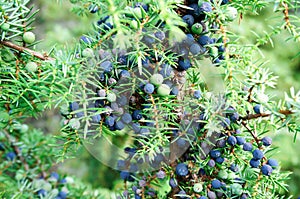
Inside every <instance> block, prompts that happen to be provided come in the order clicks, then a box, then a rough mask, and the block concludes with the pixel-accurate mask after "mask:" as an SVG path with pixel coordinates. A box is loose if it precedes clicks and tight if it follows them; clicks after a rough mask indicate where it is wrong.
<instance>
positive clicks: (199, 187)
mask: <svg viewBox="0 0 300 199" xmlns="http://www.w3.org/2000/svg"><path fill="white" fill-rule="evenodd" d="M193 190H194V192H195V193H200V192H201V191H203V185H202V184H201V183H196V184H194V186H193Z"/></svg>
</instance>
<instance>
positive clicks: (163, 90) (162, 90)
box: [157, 84, 171, 96]
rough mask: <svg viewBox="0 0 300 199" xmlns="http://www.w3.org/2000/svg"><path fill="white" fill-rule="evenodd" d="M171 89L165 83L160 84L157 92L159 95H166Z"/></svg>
mask: <svg viewBox="0 0 300 199" xmlns="http://www.w3.org/2000/svg"><path fill="white" fill-rule="evenodd" d="M170 92H171V89H170V87H169V86H168V85H167V84H162V85H160V86H159V87H158V89H157V94H158V95H160V96H168V95H170Z"/></svg>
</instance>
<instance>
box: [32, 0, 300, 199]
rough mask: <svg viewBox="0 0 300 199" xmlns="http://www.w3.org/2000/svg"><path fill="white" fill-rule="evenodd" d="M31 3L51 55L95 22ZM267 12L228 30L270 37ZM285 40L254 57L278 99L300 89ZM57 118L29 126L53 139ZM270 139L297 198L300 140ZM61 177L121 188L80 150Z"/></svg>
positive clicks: (297, 66) (297, 61)
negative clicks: (270, 75)
mask: <svg viewBox="0 0 300 199" xmlns="http://www.w3.org/2000/svg"><path fill="white" fill-rule="evenodd" d="M33 4H34V5H36V6H37V8H38V9H40V12H39V14H38V15H37V17H36V19H37V20H36V24H35V26H36V29H35V30H34V32H35V33H37V36H38V39H40V40H43V42H42V43H41V44H40V45H39V46H38V48H39V49H43V50H45V51H46V50H50V49H51V47H52V46H53V45H56V46H57V47H58V48H60V47H64V46H69V47H70V46H72V45H73V44H74V42H75V41H77V40H78V38H79V37H80V36H81V35H82V34H86V33H88V32H89V31H91V30H92V26H91V23H93V22H95V20H96V16H95V15H88V16H85V17H82V18H81V17H78V16H76V15H75V14H74V13H72V12H71V11H70V10H71V7H72V5H71V4H70V3H69V1H66V0H65V1H61V3H57V1H55V0H49V1H43V0H35V1H33ZM271 14H272V8H270V9H264V10H263V11H262V12H261V15H260V16H245V17H244V19H243V20H242V21H241V23H240V25H239V24H238V22H237V21H235V22H234V23H233V25H232V27H231V29H232V30H233V32H235V33H237V34H239V35H240V36H241V38H240V41H241V42H244V43H255V41H256V35H255V34H254V33H252V31H255V32H256V33H257V34H259V35H263V34H264V32H265V31H266V32H270V31H271V29H270V27H269V26H270V25H276V24H279V23H280V22H281V21H280V20H283V18H282V14H281V13H277V14H275V17H274V14H272V17H271ZM288 37H289V34H288V33H287V32H285V33H283V34H280V35H277V36H275V37H273V42H274V47H272V45H270V44H267V45H263V46H261V48H260V49H261V51H262V52H263V54H264V55H265V58H262V57H261V55H259V54H258V55H257V57H258V58H262V59H263V60H265V61H268V67H269V68H270V69H271V71H273V72H274V73H275V74H276V75H278V76H279V81H278V85H277V89H276V90H272V92H273V94H274V95H275V96H277V97H283V94H284V91H289V88H290V87H292V86H293V87H295V88H296V90H299V89H300V83H299V82H300V58H299V57H295V55H296V54H297V53H298V52H300V46H299V43H298V44H296V43H295V42H293V41H292V40H290V41H286V38H288ZM59 122H60V116H59V114H58V112H57V110H53V111H49V112H47V113H45V114H44V115H43V116H42V117H41V118H39V119H38V120H36V121H35V122H34V126H35V127H38V128H40V129H43V130H44V131H45V132H47V133H53V134H58V132H59ZM271 136H272V137H274V142H275V145H276V146H278V147H279V149H280V150H279V152H278V153H277V154H275V155H274V158H277V159H279V160H280V162H281V165H282V169H283V170H286V171H292V172H293V174H292V175H291V179H290V181H289V182H288V183H289V189H290V191H291V194H293V195H294V198H297V196H300V154H299V151H300V144H299V143H300V137H299V136H298V141H297V142H296V143H293V135H291V134H288V133H287V132H285V131H282V132H279V133H276V134H271ZM59 169H60V170H61V171H62V172H65V173H68V174H71V175H75V176H78V177H79V178H82V179H83V181H84V182H87V183H90V184H91V185H92V186H93V187H95V188H100V187H102V188H107V189H114V190H116V189H118V187H120V186H121V181H120V180H119V178H118V176H119V174H118V172H116V171H114V170H112V169H110V168H108V167H106V166H105V165H102V164H101V163H100V162H99V161H98V160H96V159H95V158H94V157H93V156H92V155H90V154H89V153H88V152H87V151H86V150H85V149H84V148H81V149H80V150H79V151H78V153H77V155H76V159H71V160H67V161H66V162H65V163H64V164H61V165H59Z"/></svg>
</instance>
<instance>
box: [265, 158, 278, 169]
mask: <svg viewBox="0 0 300 199" xmlns="http://www.w3.org/2000/svg"><path fill="white" fill-rule="evenodd" d="M267 164H268V165H270V166H271V167H272V168H273V169H275V168H277V167H278V166H279V164H278V162H277V160H275V159H272V158H271V159H269V160H268V162H267Z"/></svg>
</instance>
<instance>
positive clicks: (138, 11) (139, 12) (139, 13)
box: [133, 7, 142, 19]
mask: <svg viewBox="0 0 300 199" xmlns="http://www.w3.org/2000/svg"><path fill="white" fill-rule="evenodd" d="M133 13H134V15H135V16H136V17H137V18H139V19H140V18H142V10H141V8H140V7H136V8H133Z"/></svg>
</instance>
